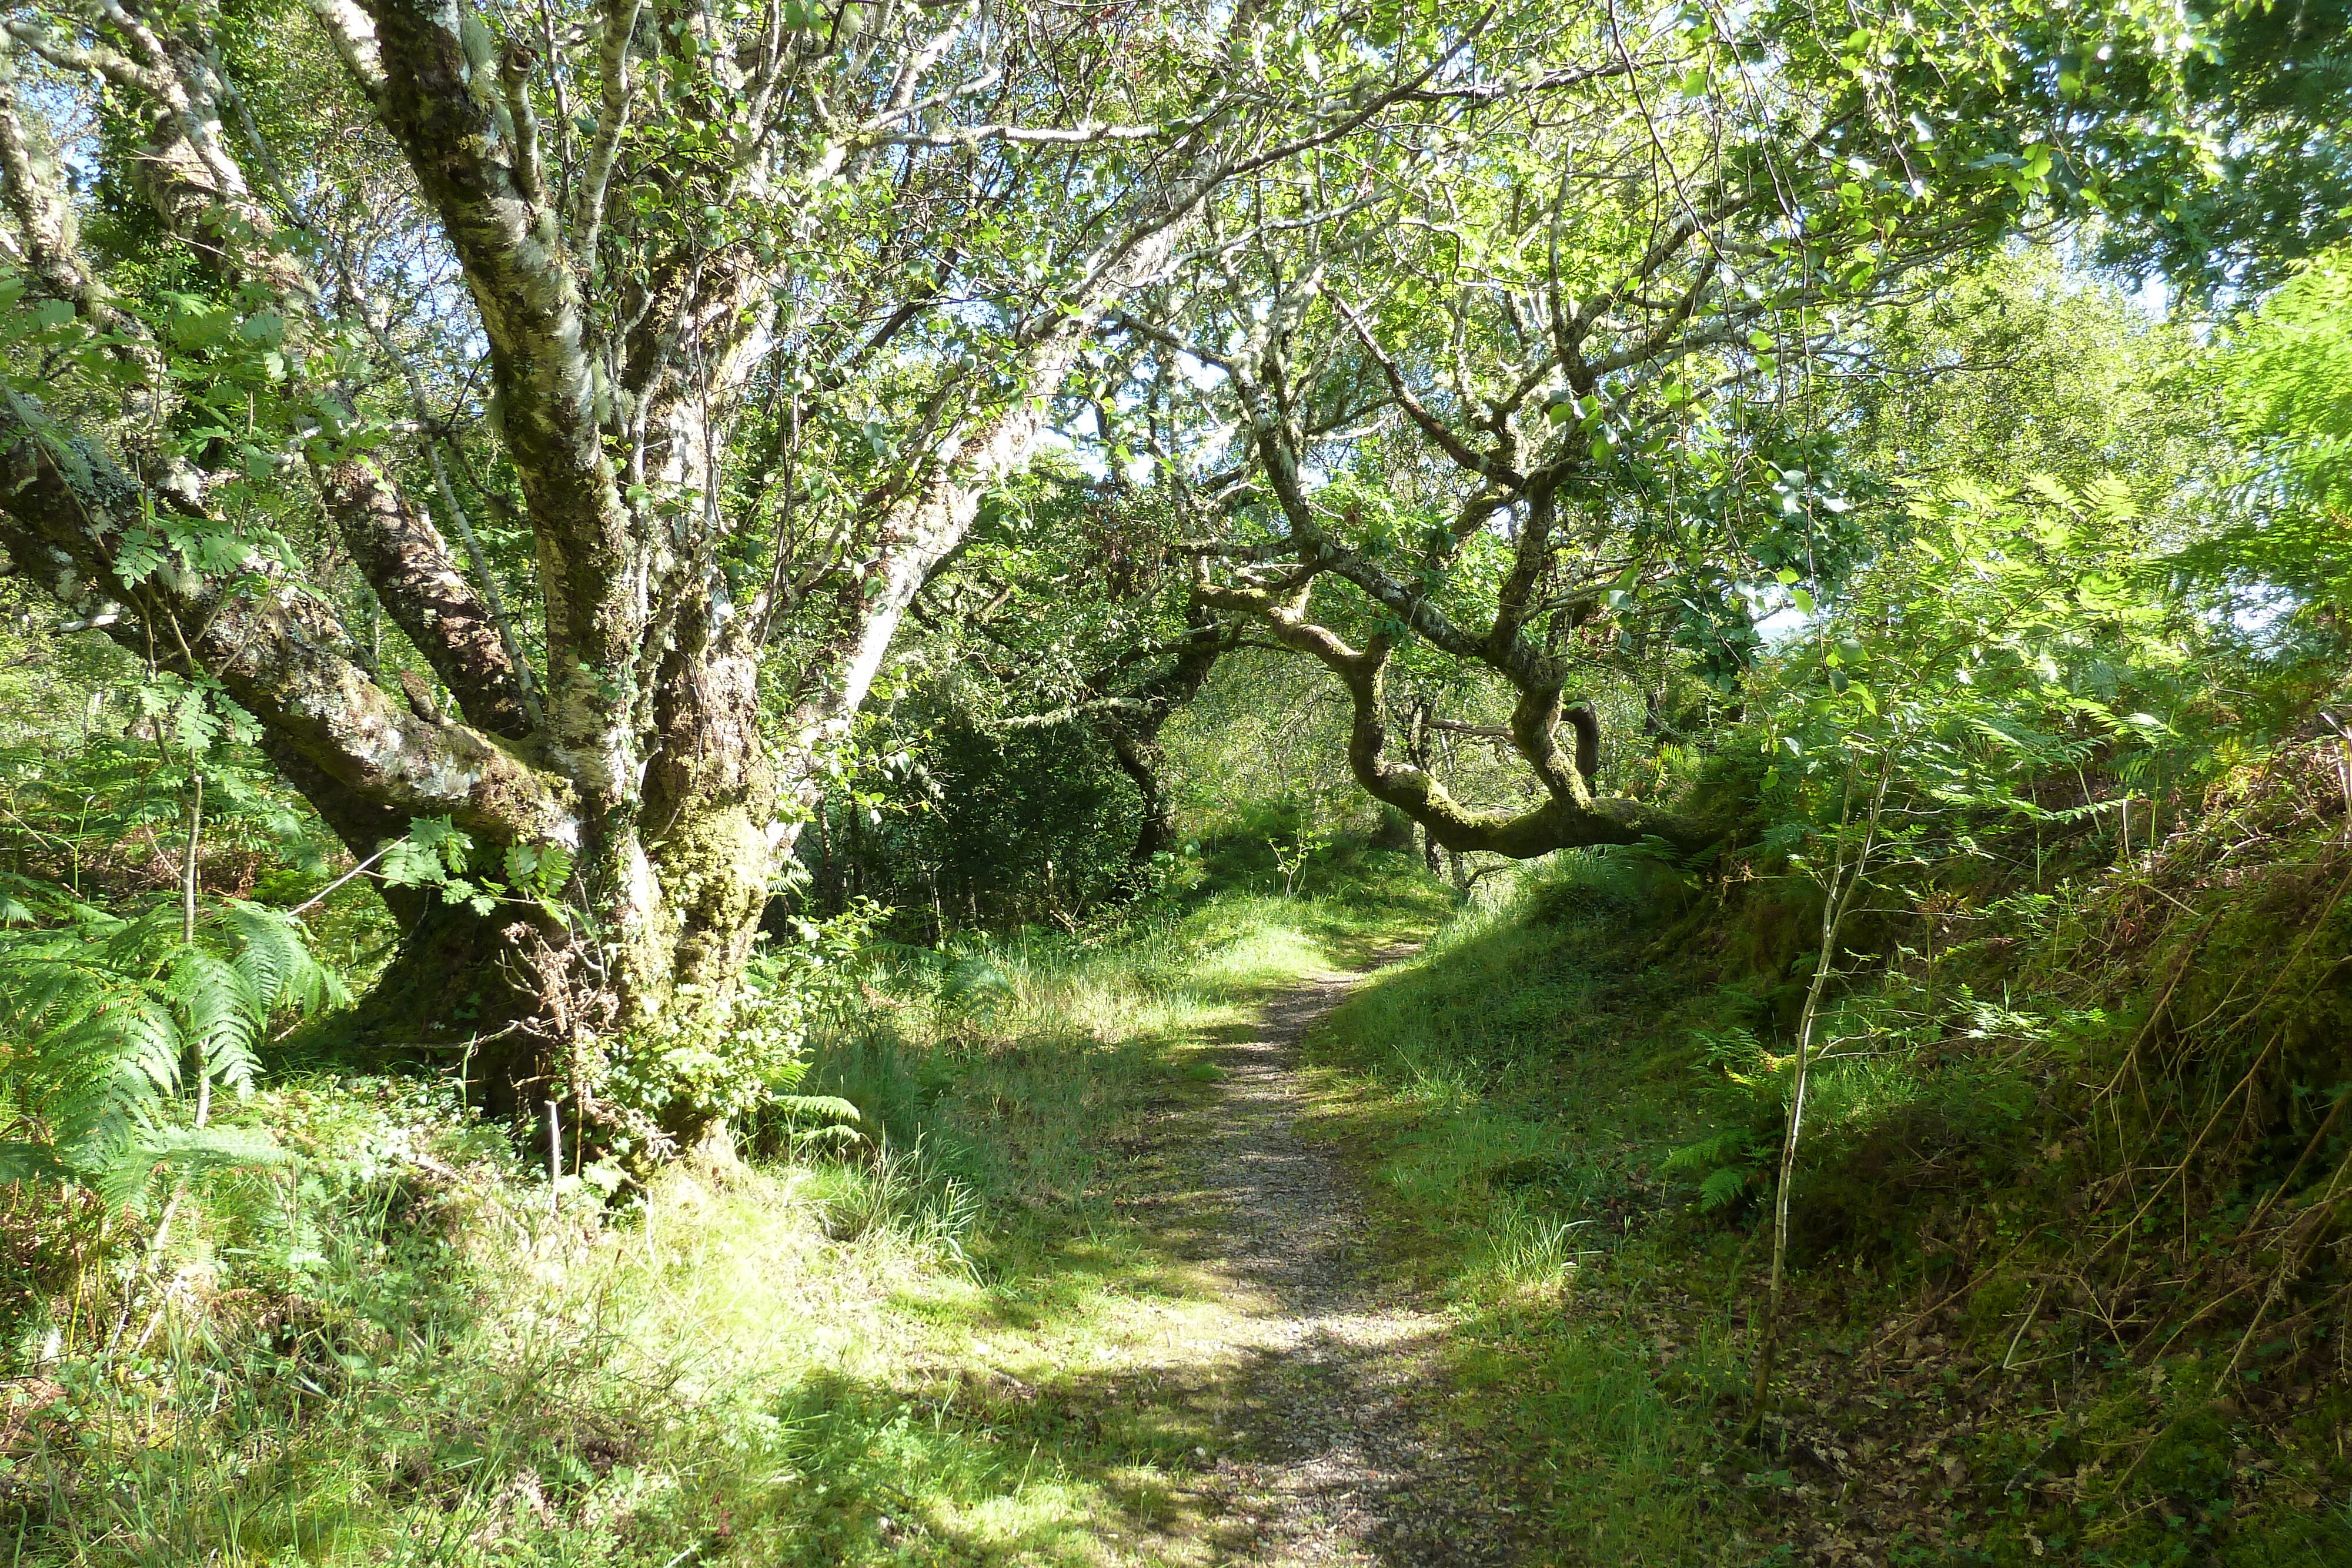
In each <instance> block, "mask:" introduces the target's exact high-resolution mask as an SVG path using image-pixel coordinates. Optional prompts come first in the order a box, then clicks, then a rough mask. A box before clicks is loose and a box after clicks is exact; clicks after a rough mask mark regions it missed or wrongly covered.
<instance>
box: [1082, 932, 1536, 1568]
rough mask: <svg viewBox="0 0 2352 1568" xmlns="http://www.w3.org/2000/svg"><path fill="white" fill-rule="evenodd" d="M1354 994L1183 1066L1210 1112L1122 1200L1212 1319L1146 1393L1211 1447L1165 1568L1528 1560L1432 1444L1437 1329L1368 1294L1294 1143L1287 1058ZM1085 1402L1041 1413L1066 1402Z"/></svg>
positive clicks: (1355, 1231) (1321, 1169)
mask: <svg viewBox="0 0 2352 1568" xmlns="http://www.w3.org/2000/svg"><path fill="white" fill-rule="evenodd" d="M1410 951H1412V949H1411V948H1409V947H1406V948H1395V949H1391V950H1388V951H1386V952H1384V953H1382V954H1381V955H1379V956H1378V958H1377V960H1376V962H1380V963H1385V962H1390V961H1393V960H1394V959H1396V958H1398V957H1401V956H1404V955H1405V954H1407V953H1409V952H1410ZM1360 978H1361V977H1360V976H1356V975H1340V974H1330V975H1321V976H1317V977H1312V978H1310V979H1308V980H1307V981H1306V982H1305V983H1303V984H1301V985H1299V986H1297V987H1296V988H1293V989H1291V990H1289V991H1286V992H1285V993H1283V994H1282V995H1280V996H1278V997H1276V998H1274V999H1273V1000H1272V1001H1271V1002H1270V1003H1269V1004H1268V1005H1267V1006H1266V1007H1265V1009H1264V1012H1263V1015H1262V1018H1261V1019H1260V1021H1259V1022H1258V1024H1257V1025H1256V1026H1255V1027H1254V1028H1244V1029H1241V1030H1230V1031H1227V1032H1226V1035H1225V1038H1223V1039H1221V1040H1213V1043H1212V1044H1211V1045H1210V1047H1209V1048H1208V1049H1207V1050H1206V1051H1201V1052H1196V1053H1195V1055H1194V1057H1193V1060H1194V1061H1205V1062H1207V1063H1209V1064H1211V1065H1213V1066H1214V1067H1215V1068H1217V1069H1218V1070H1219V1071H1221V1072H1222V1073H1223V1080H1222V1082H1221V1086H1220V1087H1221V1090H1222V1092H1221V1093H1219V1094H1218V1095H1216V1096H1215V1097H1214V1098H1213V1099H1206V1100H1204V1101H1203V1102H1200V1103H1192V1104H1190V1105H1185V1106H1181V1107H1180V1108H1176V1109H1174V1110H1172V1111H1171V1112H1170V1113H1166V1114H1164V1115H1163V1116H1161V1117H1160V1119H1159V1120H1158V1121H1157V1122H1156V1123H1155V1124H1154V1126H1153V1129H1152V1132H1151V1134H1150V1136H1149V1137H1148V1138H1147V1139H1146V1140H1145V1141H1144V1143H1143V1145H1142V1146H1141V1147H1140V1148H1139V1149H1137V1150H1136V1152H1135V1164H1134V1165H1133V1166H1131V1167H1130V1170H1129V1173H1128V1177H1127V1182H1126V1183H1125V1184H1124V1185H1125V1186H1126V1190H1127V1193H1128V1195H1129V1196H1128V1197H1127V1199H1126V1201H1125V1203H1124V1205H1123V1208H1124V1212H1125V1214H1126V1216H1127V1217H1128V1218H1130V1219H1131V1220H1132V1221H1133V1222H1134V1223H1136V1224H1137V1225H1138V1226H1139V1228H1140V1229H1141V1230H1142V1232H1143V1238H1144V1239H1145V1240H1146V1242H1147V1244H1148V1245H1150V1246H1152V1247H1153V1248H1154V1249H1159V1250H1161V1251H1164V1252H1165V1253H1166V1254H1167V1255H1169V1256H1170V1257H1171V1258H1173V1259H1177V1260H1182V1261H1183V1262H1185V1263H1188V1264H1190V1265H1192V1269H1191V1270H1189V1272H1190V1274H1191V1276H1192V1281H1193V1285H1194V1290H1195V1291H1206V1292H1210V1293H1213V1295H1214V1296H1216V1297H1217V1298H1218V1301H1219V1305H1220V1309H1221V1310H1219V1311H1218V1312H1214V1313H1213V1314H1211V1315H1210V1316H1209V1318H1208V1319H1207V1320H1206V1321H1205V1322H1202V1321H1199V1320H1195V1321H1193V1322H1191V1323H1190V1324H1188V1331H1189V1332H1188V1335H1187V1338H1186V1340H1185V1341H1184V1343H1182V1345H1181V1346H1177V1345H1171V1346H1170V1347H1169V1349H1170V1350H1171V1352H1172V1353H1175V1354H1170V1355H1169V1356H1168V1357H1167V1360H1166V1362H1165V1363H1164V1364H1163V1365H1162V1366H1161V1367H1160V1369H1159V1372H1158V1377H1159V1378H1160V1384H1159V1386H1158V1389H1157V1396H1158V1398H1160V1400H1164V1401H1166V1402H1168V1403H1170V1404H1175V1405H1179V1406H1183V1407H1186V1408H1187V1409H1188V1410H1189V1411H1190V1412H1191V1413H1192V1414H1193V1415H1195V1416H1200V1417H1201V1418H1202V1419H1203V1420H1204V1421H1205V1422H1206V1423H1207V1424H1208V1426H1209V1427H1210V1428H1211V1429H1212V1430H1213V1431H1214V1432H1215V1433H1216V1434H1217V1435H1218V1437H1219V1438H1220V1439H1221V1441H1220V1442H1219V1445H1218V1451H1217V1453H1216V1455H1215V1457H1214V1459H1213V1463H1206V1464H1204V1465H1203V1467H1202V1469H1200V1470H1198V1471H1196V1472H1194V1476H1193V1483H1194V1484H1193V1486H1192V1491H1191V1495H1190V1497H1189V1498H1188V1499H1187V1500H1186V1501H1187V1502H1188V1503H1189V1506H1186V1507H1183V1508H1181V1510H1179V1512H1180V1513H1181V1515H1182V1516H1184V1518H1185V1519H1186V1526H1185V1528H1186V1532H1187V1533H1188V1534H1190V1535H1191V1537H1192V1541H1191V1543H1190V1544H1191V1545H1192V1551H1190V1552H1182V1553H1178V1552H1171V1553H1170V1554H1169V1557H1168V1559H1167V1560H1170V1561H1175V1560H1179V1558H1180V1557H1181V1558H1184V1559H1192V1558H1194V1557H1196V1556H1197V1553H1198V1550H1199V1547H1200V1546H1201V1545H1202V1544H1206V1545H1207V1546H1208V1547H1209V1548H1210V1550H1211V1552H1213V1556H1212V1557H1211V1559H1210V1560H1211V1561H1213V1562H1218V1563H1237V1564H1238V1563H1253V1564H1259V1563H1263V1564H1282V1565H1289V1564H1308V1563H1312V1564H1327V1563H1329V1564H1339V1563H1350V1564H1357V1563H1360V1564H1372V1563H1378V1564H1386V1565H1394V1568H1436V1565H1439V1564H1461V1565H1465V1568H1475V1565H1479V1564H1489V1563H1492V1564H1502V1563H1520V1562H1525V1561H1529V1560H1530V1559H1529V1558H1528V1548H1527V1545H1526V1543H1525V1542H1523V1541H1522V1540H1521V1539H1520V1537H1519V1531H1518V1529H1517V1520H1516V1519H1515V1518H1514V1517H1513V1515H1512V1512H1511V1509H1510V1502H1509V1500H1508V1498H1507V1497H1500V1496H1497V1495H1496V1488H1495V1486H1494V1484H1493V1480H1492V1478H1491V1477H1490V1476H1489V1475H1487V1474H1486V1471H1485V1468H1484V1467H1482V1466H1481V1465H1480V1464H1479V1463H1478V1462H1477V1459H1476V1457H1475V1454H1473V1453H1471V1452H1469V1451H1468V1450H1466V1449H1465V1448H1463V1447H1462V1446H1460V1445H1459V1444H1458V1443H1456V1442H1454V1441H1450V1440H1449V1438H1448V1437H1447V1429H1448V1427H1449V1423H1448V1422H1447V1421H1446V1420H1445V1419H1444V1416H1445V1408H1444V1407H1445V1404H1446V1397H1447V1396H1446V1391H1445V1388H1444V1382H1443V1378H1442V1375H1441V1372H1440V1369H1439V1365H1438V1361H1439V1353H1440V1351H1441V1349H1442V1346H1443V1343H1444V1333H1445V1325H1444V1321H1443V1320H1442V1319H1441V1318H1439V1317H1438V1316H1436V1315H1434V1314H1433V1313H1432V1312H1429V1311H1427V1310H1426V1308H1425V1307H1423V1306H1422V1305H1420V1304H1417V1303H1416V1302H1414V1301H1412V1300H1411V1299H1409V1298H1404V1297H1401V1296H1398V1295H1396V1294H1394V1293H1392V1292H1387V1291H1383V1290H1382V1289H1381V1287H1380V1286H1379V1284H1378V1283H1377V1282H1376V1281H1375V1279H1374V1276H1373V1272H1372V1270H1371V1269H1370V1266H1369V1264H1370V1258H1371V1256H1372V1253H1373V1250H1374V1246H1375V1241H1376V1237H1375V1233H1374V1231H1373V1228H1372V1225H1371V1221H1370V1218H1369V1217H1368V1216H1367V1214H1366V1212H1365V1208H1364V1205H1363V1203H1362V1200H1361V1197H1360V1195H1359V1193H1358V1192H1357V1190H1356V1187H1355V1185H1354V1183H1353V1181H1352V1180H1351V1179H1350V1177H1349V1176H1348V1174H1347V1172H1346V1171H1345V1170H1343V1169H1342V1168H1341V1166H1340V1165H1339V1161H1338V1159H1337V1158H1336V1157H1335V1156H1334V1155H1332V1154H1331V1153H1330V1152H1329V1151H1328V1150H1327V1149H1325V1148H1324V1147H1322V1146H1320V1145H1316V1144H1313V1143H1309V1142H1307V1140H1305V1139H1303V1138H1301V1137H1300V1136H1299V1135H1298V1134H1297V1131H1296V1130H1295V1126H1294V1124H1295V1122H1296V1120H1297V1116H1298V1114H1299V1112H1300V1111H1301V1109H1302V1100H1301V1096H1300V1093H1299V1089H1298V1084H1297V1074H1296V1071H1295V1065H1294V1064H1295V1060H1296V1056H1297V1048H1298V1042H1299V1040H1300V1037H1301V1036H1302V1035H1304V1034H1305V1032H1306V1031H1307V1029H1308V1027H1309V1026H1311V1025H1312V1024H1313V1022H1314V1021H1315V1020H1316V1019H1318V1018H1319V1017H1321V1016H1322V1015H1323V1014H1324V1013H1325V1012H1327V1011H1328V1010H1329V1009H1331V1008H1332V1007H1334V1006H1335V1005H1337V1004H1338V1002H1339V1000H1340V999H1341V998H1343V997H1344V996H1345V995H1346V994H1347V992H1348V990H1349V988H1350V987H1351V986H1352V985H1353V984H1354V983H1355V982H1356V981H1357V980H1359V979H1360ZM1204 1331H1205V1334H1206V1337H1205V1338H1204V1337H1203V1333H1204ZM1087 1381H1089V1380H1087V1379H1072V1380H1069V1381H1066V1382H1064V1383H1063V1384H1062V1385H1060V1386H1058V1387H1057V1388H1056V1389H1055V1396H1057V1397H1061V1398H1065V1399H1070V1400H1074V1401H1078V1402H1083V1401H1085V1400H1086V1399H1087V1396H1088V1393H1089V1390H1088V1389H1087V1387H1086V1386H1085V1385H1086V1383H1087ZM1139 1544H1141V1545H1145V1546H1147V1548H1148V1542H1139ZM1145 1560H1146V1561H1152V1560H1154V1559H1153V1558H1152V1557H1150V1555H1148V1554H1147V1555H1146V1557H1145Z"/></svg>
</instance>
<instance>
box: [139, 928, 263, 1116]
mask: <svg viewBox="0 0 2352 1568" xmlns="http://www.w3.org/2000/svg"><path fill="white" fill-rule="evenodd" d="M165 988H166V994H167V995H168V996H169V997H170V998H171V1000H172V1005H173V1009H175V1010H176V1011H177V1012H178V1013H179V1015H180V1019H181V1030H182V1032H183V1033H184V1035H185V1036H186V1038H187V1040H188V1041H189V1043H190V1044H192V1045H194V1047H195V1050H196V1053H197V1056H198V1058H199V1060H200V1061H201V1062H202V1064H203V1071H204V1072H205V1076H206V1077H208V1078H210V1079H212V1080H213V1081H215V1082H218V1083H223V1084H226V1085H227V1086H228V1087H230V1088H232V1089H234V1090H236V1092H237V1093H238V1094H239V1095H244V1094H248V1093H250V1092H252V1090H253V1078H254V1074H255V1073H256V1072H257V1071H259V1069H260V1065H261V1064H260V1063H259V1062H258V1061H256V1060H255V1058H254V1054H253V1048H254V1042H255V1041H256V1040H258V1039H259V1038H260V1035H261V1031H262V1030H263V1029H264V1028H265V1027H267V1025H268V1020H269V1008H268V1003H266V1002H264V1001H263V1000H262V998H261V997H260V996H259V995H258V994H257V992H256V991H255V989H254V986H253V982H252V981H251V980H249V979H247V977H246V974H245V971H244V970H242V969H240V968H238V967H236V965H235V964H232V963H230V962H229V961H228V960H227V959H226V958H223V957H220V956H218V955H216V954H213V953H208V952H206V951H205V949H203V948H201V947H184V948H182V949H181V950H180V952H179V954H178V956H175V957H174V958H173V961H172V969H171V975H170V977H169V978H168V979H167V981H166V982H165Z"/></svg>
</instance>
